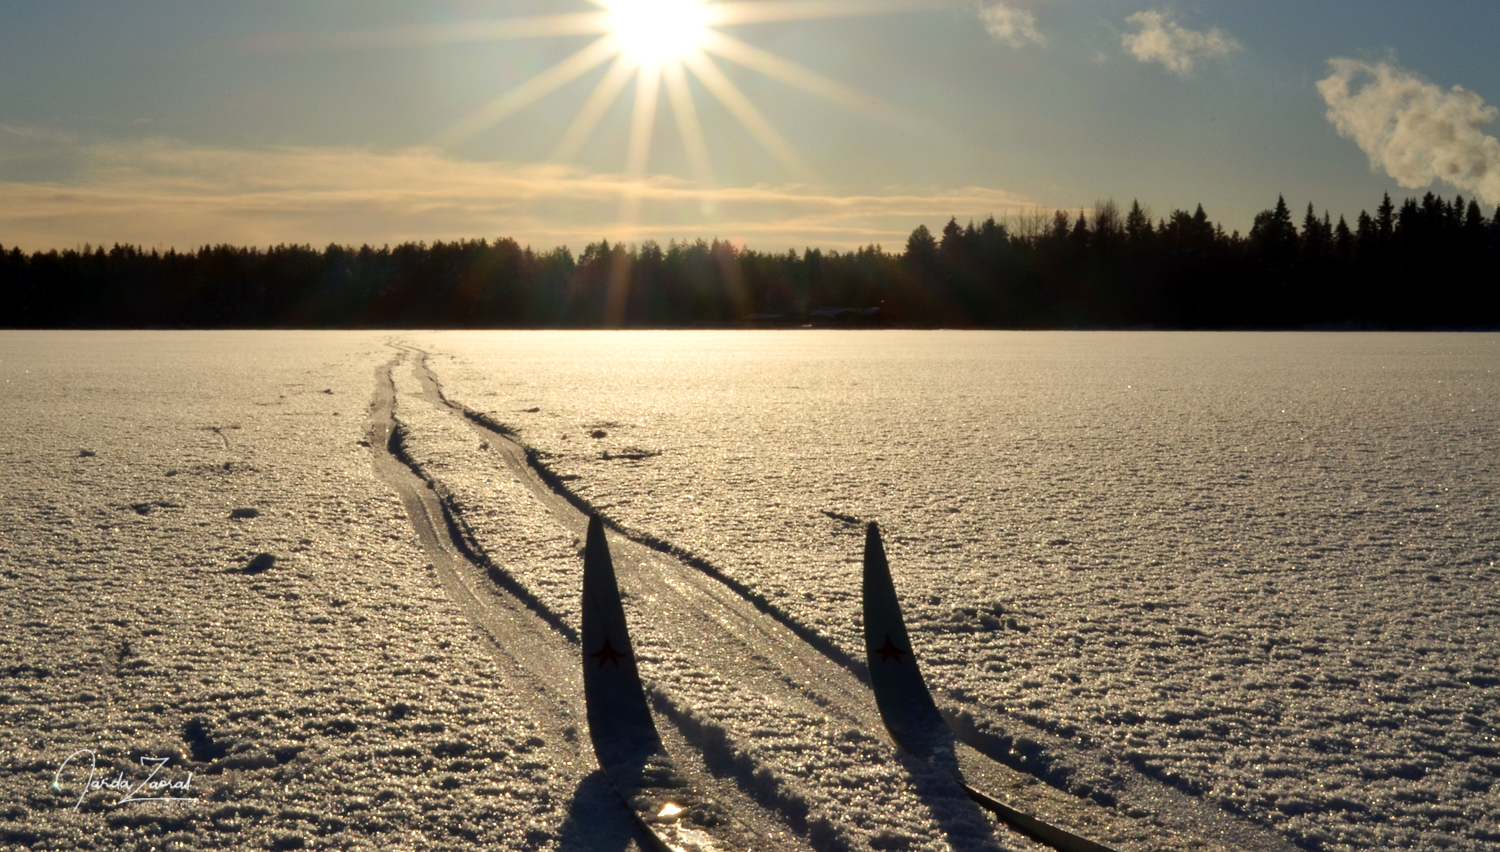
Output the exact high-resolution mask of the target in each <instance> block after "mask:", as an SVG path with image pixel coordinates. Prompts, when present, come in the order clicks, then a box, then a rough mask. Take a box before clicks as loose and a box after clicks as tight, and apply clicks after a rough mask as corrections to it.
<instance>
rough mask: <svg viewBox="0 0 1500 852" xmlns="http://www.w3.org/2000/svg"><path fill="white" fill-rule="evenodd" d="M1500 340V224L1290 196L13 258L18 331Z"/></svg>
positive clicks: (6, 253)
mask: <svg viewBox="0 0 1500 852" xmlns="http://www.w3.org/2000/svg"><path fill="white" fill-rule="evenodd" d="M747 324H748V325H771V326H775V325H802V324H825V325H840V324H860V325H897V326H908V327H981V328H1131V327H1154V328H1204V329H1225V328H1307V327H1335V328H1337V327H1344V328H1476V327H1477V328H1495V327H1500V214H1496V215H1494V216H1492V217H1490V218H1486V217H1485V216H1484V214H1483V211H1482V210H1481V209H1480V206H1479V204H1478V203H1477V202H1476V201H1473V200H1470V201H1468V202H1465V200H1464V199H1463V198H1462V196H1459V197H1456V198H1454V199H1453V200H1452V201H1447V200H1444V199H1443V198H1442V197H1440V196H1435V195H1433V194H1432V193H1427V194H1426V195H1425V196H1424V197H1423V198H1421V199H1415V198H1409V199H1406V200H1405V202H1404V203H1403V204H1401V205H1400V207H1397V206H1396V205H1395V204H1393V203H1392V201H1391V199H1390V196H1389V195H1387V196H1385V198H1384V199H1383V200H1382V202H1381V203H1380V205H1379V206H1378V207H1377V208H1376V210H1375V213H1374V214H1373V215H1371V214H1369V213H1367V212H1361V213H1360V214H1359V216H1358V218H1357V219H1356V222H1355V225H1354V227H1352V228H1351V227H1350V226H1349V224H1348V223H1347V222H1346V221H1345V220H1344V219H1343V217H1340V218H1339V221H1338V222H1337V223H1334V222H1332V221H1331V220H1330V218H1329V216H1328V214H1327V213H1324V214H1323V215H1322V216H1319V215H1317V213H1316V211H1315V208H1314V207H1313V205H1311V204H1309V205H1308V207H1307V212H1306V214H1305V215H1304V216H1303V218H1302V221H1301V223H1300V225H1299V224H1298V223H1297V222H1296V221H1294V219H1293V216H1292V213H1291V211H1290V210H1289V209H1288V207H1287V205H1286V202H1285V201H1284V200H1283V199H1280V198H1278V199H1277V202H1276V205H1275V207H1273V208H1271V209H1268V210H1265V211H1262V212H1261V213H1259V214H1257V215H1256V217H1255V219H1254V224H1253V225H1252V227H1251V229H1250V232H1249V234H1247V235H1244V236H1241V235H1240V234H1239V233H1238V232H1237V231H1236V232H1234V233H1230V234H1226V233H1225V231H1224V229H1223V228H1222V227H1220V226H1218V225H1216V224H1214V223H1213V222H1211V221H1210V220H1209V218H1208V216H1207V215H1206V214H1205V213H1204V211H1203V207H1202V206H1201V205H1199V206H1198V208H1197V209H1196V210H1195V211H1194V212H1192V213H1188V212H1186V211H1184V210H1174V211H1172V213H1171V214H1170V215H1169V216H1166V217H1162V218H1157V219H1153V217H1152V216H1151V215H1150V213H1149V212H1148V211H1146V210H1145V209H1144V208H1142V207H1141V205H1140V204H1139V203H1132V204H1131V206H1130V209H1129V210H1128V211H1124V212H1122V211H1121V209H1120V207H1119V206H1118V205H1116V204H1115V203H1114V202H1113V201H1102V202H1099V203H1097V204H1095V206H1094V207H1093V208H1092V209H1091V210H1081V211H1078V212H1077V213H1076V214H1073V213H1070V212H1068V211H1062V210H1057V211H1051V212H1045V211H1040V210H1038V211H1033V212H1030V213H1023V214H1019V215H1015V216H1011V217H1008V218H1006V219H1005V220H1003V221H1000V220H996V219H995V218H993V217H990V218H987V219H985V220H984V221H982V222H979V223H974V222H969V223H968V224H966V225H960V224H959V223H958V222H957V220H952V219H950V220H949V222H948V223H947V225H946V226H945V227H944V228H943V229H942V231H941V232H940V233H938V234H934V233H932V232H931V231H930V230H929V229H928V228H927V226H925V225H922V226H919V227H917V228H916V230H914V231H913V232H912V233H911V236H910V237H909V238H908V239H907V241H906V245H905V247H904V250H902V251H900V252H895V251H887V250H885V249H883V248H882V247H881V246H879V245H872V246H867V247H864V248H859V249H857V250H854V251H847V252H840V251H823V250H820V249H814V248H808V249H804V250H803V251H802V252H801V253H798V252H796V251H794V250H788V251H787V252H786V253H784V254H776V253H767V252H761V251H754V250H748V249H745V248H742V247H736V246H734V245H732V244H730V243H728V242H721V241H718V240H713V241H705V240H701V239H700V240H695V241H687V242H678V241H675V240H674V241H672V242H669V243H668V244H667V245H666V246H665V247H663V246H661V245H659V244H658V243H656V242H654V241H651V240H647V241H645V242H642V243H640V244H639V245H625V244H621V243H615V244H611V243H609V242H608V241H600V242H598V243H592V244H590V245H588V246H586V247H585V248H584V250H583V252H582V253H581V254H580V255H578V256H577V257H575V256H574V255H573V254H572V252H570V251H569V250H568V249H567V248H566V247H560V248H554V249H552V250H550V251H533V250H532V249H531V248H530V247H524V248H523V247H522V246H521V245H519V244H518V243H517V242H516V241H515V240H513V239H509V238H501V239H498V240H495V241H493V242H491V241H488V240H484V239H476V240H461V241H455V242H434V243H432V244H425V243H405V244H402V245H398V246H396V247H394V248H392V247H389V246H386V247H382V248H378V249H377V248H372V247H370V246H363V247H361V248H358V249H355V248H350V247H345V246H340V245H330V246H328V247H327V248H325V249H321V250H319V249H315V248H313V247H311V246H302V245H280V246H275V247H273V248H268V249H260V248H244V247H236V246H229V245H219V246H209V247H204V248H201V249H199V250H197V251H191V252H178V251H175V250H167V251H165V252H160V251H156V250H151V251H146V250H144V249H142V248H138V247H134V246H121V245H116V246H114V247H113V248H110V249H108V250H106V249H104V248H102V247H99V248H94V247H90V246H85V247H84V248H83V249H81V250H64V251H56V250H53V251H47V252H35V253H33V254H30V255H28V254H25V253H24V252H22V251H20V250H19V249H17V248H11V249H9V250H6V249H5V248H4V247H3V246H0V326H3V327H10V328H23V327H29V328H68V327H72V328H105V327H111V328H146V327H169V328H170V327H197V328H245V327H250V328H255V327H304V328H351V327H354V328H368V327H433V328H599V327H693V326H717V327H723V326H734V325H747Z"/></svg>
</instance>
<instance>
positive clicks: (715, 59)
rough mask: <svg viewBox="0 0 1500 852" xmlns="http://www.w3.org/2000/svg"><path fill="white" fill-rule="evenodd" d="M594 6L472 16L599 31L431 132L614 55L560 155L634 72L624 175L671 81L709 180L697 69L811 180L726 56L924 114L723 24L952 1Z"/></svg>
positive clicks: (566, 155)
mask: <svg viewBox="0 0 1500 852" xmlns="http://www.w3.org/2000/svg"><path fill="white" fill-rule="evenodd" d="M589 2H591V3H592V4H593V5H594V6H595V7H596V8H597V9H598V11H593V12H575V13H569V14H557V15H540V16H531V17H523V18H508V19H502V20H498V21H491V22H487V23H485V24H482V25H476V26H473V27H470V28H469V29H467V30H465V31H463V32H462V34H461V37H462V38H463V40H466V41H471V40H479V39H496V40H498V39H519V38H546V37H561V36H575V37H576V36H584V35H596V36H597V38H595V39H594V40H592V41H590V42H589V43H588V44H586V45H584V46H583V47H581V48H580V49H579V50H577V51H576V52H574V53H573V54H571V55H570V56H568V57H567V58H565V59H563V60H562V61H561V62H558V63H557V64H555V65H553V66H552V67H550V68H547V69H545V70H543V71H541V72H539V73H537V74H535V75H533V76H532V77H531V78H529V79H527V80H526V81H525V82H523V83H521V84H520V85H518V86H516V87H515V88H513V89H511V90H510V91H507V92H505V93H503V94H501V95H500V96H499V97H497V98H495V99H494V100H492V101H490V102H489V103H487V104H484V105H483V106H481V107H480V108H478V109H476V110H474V111H473V112H472V113H470V114H469V115H467V116H465V117H464V118H463V119H462V120H460V121H458V122H456V123H455V124H454V125H453V126H451V127H449V128H448V129H447V130H446V131H444V132H443V133H441V134H439V136H438V137H437V138H436V139H435V140H434V141H435V142H436V143H437V144H439V145H440V146H442V147H452V146H455V145H458V144H461V143H463V142H465V141H467V140H469V139H472V138H473V137H475V136H477V135H478V134H480V133H482V132H484V131H485V130H486V129H488V128H489V127H491V126H493V125H495V124H496V123H497V122H500V121H502V120H504V119H506V118H508V117H509V116H511V115H512V114H514V113H517V112H520V111H521V110H523V109H525V108H527V107H529V106H531V105H532V104H534V103H536V102H537V101H540V100H542V99H543V98H545V97H546V96H547V95H549V94H551V93H552V92H554V91H556V90H558V89H560V88H562V87H563V86H565V85H567V84H568V83H570V82H572V81H574V80H577V79H578V78H580V77H582V76H584V75H585V74H588V73H589V72H591V71H593V70H594V69H596V68H598V67H600V66H602V65H606V64H608V68H607V69H606V70H605V71H604V73H603V75H602V76H601V77H600V78H599V80H598V82H597V83H596V84H595V86H594V88H593V90H592V91H591V92H590V94H589V95H588V97H587V98H586V99H585V100H584V102H583V105H582V106H581V107H580V108H579V110H578V112H577V113H576V114H575V116H574V118H573V120H572V122H571V123H570V124H569V126H568V128H567V130H566V131H564V133H563V135H562V138H561V139H560V140H559V141H558V144H557V148H556V149H555V150H554V152H553V159H555V160H559V161H564V162H566V161H568V160H571V159H573V158H574V157H576V156H577V155H578V153H579V152H580V150H581V149H582V148H583V146H584V144H585V143H586V142H587V141H588V139H589V138H590V136H591V135H592V134H593V132H594V130H595V129H597V127H598V125H599V123H600V122H601V121H602V120H603V118H604V116H605V114H606V113H607V111H608V110H609V108H610V107H611V106H612V105H614V104H615V103H616V102H617V101H618V100H619V99H620V98H621V97H622V96H623V93H624V91H625V89H626V87H627V86H628V85H629V84H630V82H631V80H632V78H634V81H635V86H634V89H635V92H634V108H633V109H632V112H631V119H630V132H629V135H628V137H627V139H628V141H627V143H626V150H625V152H624V153H625V174H626V176H627V178H628V180H627V181H626V186H627V187H628V186H631V185H639V183H640V181H641V180H642V179H644V178H645V177H646V175H647V173H648V164H649V159H650V152H651V141H652V140H651V136H652V130H653V128H654V125H655V123H656V114H657V107H658V105H659V102H660V100H661V97H662V92H663V90H665V93H666V99H667V103H668V104H669V106H670V108H671V110H672V113H673V116H674V118H675V124H676V126H677V132H678V135H679V137H680V138H681V141H682V145H683V149H684V150H685V152H686V154H687V159H688V161H689V164H690V166H691V168H692V170H693V173H694V178H695V179H696V180H697V182H698V183H699V185H700V186H702V187H704V188H705V189H707V188H709V187H711V186H713V184H714V174H713V166H712V161H711V158H710V155H709V149H708V143H707V139H706V136H705V134H704V131H703V125H702V123H701V122H700V120H699V117H698V109H697V105H696V104H695V102H694V99H693V93H692V89H691V88H690V86H689V83H688V79H689V75H691V77H693V78H695V79H696V80H697V82H698V83H699V84H700V85H701V87H702V88H703V89H704V90H706V91H707V92H708V93H709V94H710V95H711V96H712V97H713V98H714V99H715V100H717V101H718V103H719V104H721V105H722V106H723V107H724V108H725V109H726V110H727V111H728V112H729V113H730V114H731V115H732V116H734V118H735V120H736V121H737V122H738V123H739V125H740V127H741V128H742V129H743V130H744V131H745V132H746V134H748V135H749V136H750V137H751V138H752V139H754V140H755V142H756V143H757V144H758V145H759V146H760V147H761V148H762V149H764V150H765V151H766V153H767V154H769V155H770V156H771V157H772V158H774V159H775V160H776V161H777V162H778V163H779V164H780V165H781V166H782V167H783V168H785V169H786V170H787V171H788V172H790V173H792V174H793V175H795V176H797V178H799V179H801V180H804V181H815V180H816V173H815V170H814V169H813V168H812V166H811V165H810V164H809V163H807V162H806V161H805V160H804V159H803V158H802V156H801V155H799V154H798V153H797V151H796V149H795V148H794V147H793V146H792V145H791V143H790V142H788V141H787V139H786V138H785V137H784V136H783V135H782V134H781V133H780V132H779V131H778V130H777V129H776V128H775V127H774V126H773V125H772V123H771V121H770V120H769V119H767V118H766V116H765V114H764V113H762V112H761V110H760V109H759V108H758V107H757V106H756V105H755V104H754V103H753V102H752V101H751V100H750V98H749V97H748V96H747V95H746V94H745V93H744V92H743V91H742V90H741V89H740V88H739V86H737V85H736V84H735V82H734V81H733V79H731V77H730V76H729V75H728V74H726V73H725V72H724V70H723V68H722V67H721V62H729V63H733V64H736V65H740V66H743V67H746V68H749V69H751V70H753V71H756V72H759V73H761V74H763V75H765V76H767V77H770V78H772V79H775V80H778V81H780V82H782V83H786V84H789V85H792V86H794V87H797V88H800V89H802V90H803V91H805V92H808V93H810V94H813V95H815V96H818V97H821V98H824V99H826V100H828V101H831V102H833V103H835V104H838V105H839V106H842V107H844V108H846V109H849V110H851V111H854V112H860V113H865V114H870V115H873V116H875V117H878V118H880V119H883V120H885V121H888V122H891V123H893V124H896V125H898V126H901V127H902V128H904V129H912V128H914V127H916V126H918V125H917V122H915V121H913V120H912V119H910V118H909V117H907V116H905V115H903V114H901V113H899V112H898V111H897V110H895V109H893V108H891V107H889V106H886V105H884V104H882V103H881V102H880V101H878V100H877V99H875V98H873V97H871V96H869V95H867V94H865V93H862V92H860V91H858V90H856V89H855V88H853V87H851V86H848V85H846V84H844V83H841V82H838V81H837V80H834V79H832V78H829V77H826V76H824V75H822V74H819V73H818V72H816V71H813V70H812V69H810V68H807V67H805V66H802V65H799V64H797V63H794V62H792V61H790V60H787V59H784V58H782V57H779V56H776V55H774V54H772V53H770V52H768V51H765V50H762V49H761V48H758V47H755V46H754V45H751V44H749V43H747V42H745V41H742V40H740V39H738V38H736V37H734V36H732V35H729V34H728V33H725V32H723V31H722V30H720V29H719V28H720V27H724V26H730V25H735V24H746V23H763V22H777V21H794V20H806V19H813V18H834V17H853V16H865V15H878V14H891V13H899V12H916V11H929V10H932V9H934V8H938V7H939V6H942V5H945V2H944V0H722V2H715V0H589ZM453 35H460V34H459V33H453ZM638 204H639V202H638V200H637V199H636V198H634V196H633V194H632V193H630V192H629V190H627V191H626V195H625V197H624V198H623V199H622V207H621V220H622V221H621V224H622V225H628V224H630V223H631V221H632V220H633V219H634V218H635V216H636V213H637V212H638Z"/></svg>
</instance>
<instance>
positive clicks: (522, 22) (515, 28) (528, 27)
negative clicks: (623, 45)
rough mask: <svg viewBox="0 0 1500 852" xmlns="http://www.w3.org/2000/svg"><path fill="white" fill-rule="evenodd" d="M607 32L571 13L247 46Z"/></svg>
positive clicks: (392, 43) (366, 44) (599, 21)
mask: <svg viewBox="0 0 1500 852" xmlns="http://www.w3.org/2000/svg"><path fill="white" fill-rule="evenodd" d="M609 31H610V16H609V13H607V12H573V13H569V14H561V15H534V16H531V17H527V18H501V19H499V20H490V21H464V22H461V23H451V24H425V25H416V26H407V27H389V28H385V29H376V30H353V31H350V32H343V33H330V34H326V35H305V34H302V33H295V34H293V33H285V34H282V33H277V34H272V35H265V36H259V37H256V38H255V39H253V40H252V42H251V44H252V46H253V47H255V48H258V49H260V50H263V51H269V52H286V53H300V52H305V51H317V50H378V49H381V48H387V47H430V46H433V45H439V44H465V43H471V42H482V41H506V40H509V39H522V38H552V37H556V36H571V35H591V34H600V33H607V32H609Z"/></svg>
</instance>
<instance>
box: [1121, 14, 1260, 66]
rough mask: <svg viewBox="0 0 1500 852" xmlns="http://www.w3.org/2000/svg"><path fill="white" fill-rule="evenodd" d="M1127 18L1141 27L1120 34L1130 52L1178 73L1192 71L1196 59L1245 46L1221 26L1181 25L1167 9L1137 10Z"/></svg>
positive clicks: (1222, 54) (1214, 55)
mask: <svg viewBox="0 0 1500 852" xmlns="http://www.w3.org/2000/svg"><path fill="white" fill-rule="evenodd" d="M1125 20H1126V21H1127V22H1128V23H1132V24H1138V25H1140V28H1141V31H1140V32H1138V33H1125V34H1124V35H1122V36H1120V41H1121V42H1122V43H1124V45H1125V49H1126V50H1127V51H1129V52H1130V55H1131V56H1134V57H1135V58H1136V59H1139V60H1140V61H1142V62H1160V63H1161V64H1162V65H1164V66H1166V68H1167V70H1168V71H1171V72H1172V73H1174V74H1176V75H1177V76H1179V77H1186V76H1188V75H1189V74H1191V73H1192V72H1193V62H1195V61H1196V60H1199V59H1215V58H1218V57H1221V56H1228V55H1229V54H1231V53H1234V52H1235V51H1237V50H1241V49H1243V48H1242V45H1241V44H1240V43H1239V42H1237V41H1235V40H1234V39H1232V38H1230V37H1229V36H1227V35H1225V34H1224V32H1223V31H1222V30H1220V29H1219V28H1218V27H1211V28H1210V29H1209V30H1208V32H1202V33H1200V32H1195V31H1193V30H1189V29H1185V28H1183V27H1181V26H1179V25H1178V24H1177V22H1176V21H1174V20H1172V17H1171V15H1168V14H1166V13H1164V12H1155V11H1147V12H1136V13H1135V14H1134V15H1131V16H1130V17H1128V18H1126V19H1125Z"/></svg>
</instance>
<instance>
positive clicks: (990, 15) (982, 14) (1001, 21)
mask: <svg viewBox="0 0 1500 852" xmlns="http://www.w3.org/2000/svg"><path fill="white" fill-rule="evenodd" d="M979 20H981V21H983V22H984V28H985V29H986V30H988V31H989V34H990V35H992V36H994V37H995V39H996V40H997V41H1003V42H1005V43H1006V44H1009V45H1010V46H1011V47H1024V46H1025V45H1026V44H1028V43H1030V44H1040V45H1046V43H1047V39H1046V38H1045V37H1044V36H1043V35H1042V34H1041V33H1040V32H1038V31H1037V28H1036V15H1034V14H1032V13H1031V12H1028V11H1026V10H1025V9H1017V8H1015V7H1014V6H1009V5H1006V4H1005V3H996V4H994V5H993V6H980V7H979Z"/></svg>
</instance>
